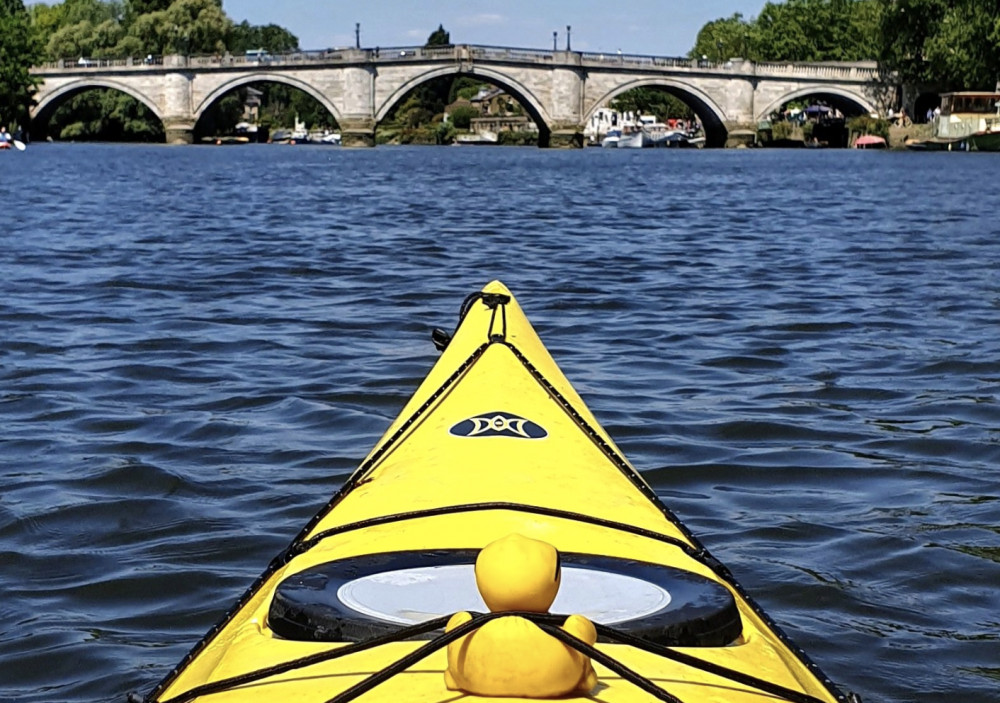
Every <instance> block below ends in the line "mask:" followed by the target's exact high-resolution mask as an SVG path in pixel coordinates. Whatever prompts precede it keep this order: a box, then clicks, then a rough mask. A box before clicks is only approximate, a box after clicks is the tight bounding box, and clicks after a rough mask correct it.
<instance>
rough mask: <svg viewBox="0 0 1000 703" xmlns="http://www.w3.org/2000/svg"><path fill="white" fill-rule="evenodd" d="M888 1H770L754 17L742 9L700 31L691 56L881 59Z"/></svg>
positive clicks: (835, 59)
mask: <svg viewBox="0 0 1000 703" xmlns="http://www.w3.org/2000/svg"><path fill="white" fill-rule="evenodd" d="M888 1H889V0H787V1H786V2H768V3H766V4H765V5H764V7H763V9H762V10H761V12H760V15H758V16H757V17H756V18H754V19H752V20H745V19H744V18H743V16H742V15H741V14H739V13H737V14H735V15H733V16H732V17H728V18H723V19H718V20H713V21H712V22H709V23H708V24H706V25H705V26H704V27H702V29H701V31H699V32H698V38H697V40H696V41H695V46H694V48H693V49H692V50H691V51H690V52H689V56H690V57H691V58H701V57H702V56H705V57H707V58H709V59H711V60H713V61H725V60H727V59H729V58H733V57H742V58H746V59H751V60H753V61H861V60H866V59H867V60H873V59H875V58H877V55H878V46H879V41H880V36H879V32H880V26H879V22H878V18H879V17H880V15H881V9H882V6H883V5H884V4H885V3H886V2H888Z"/></svg>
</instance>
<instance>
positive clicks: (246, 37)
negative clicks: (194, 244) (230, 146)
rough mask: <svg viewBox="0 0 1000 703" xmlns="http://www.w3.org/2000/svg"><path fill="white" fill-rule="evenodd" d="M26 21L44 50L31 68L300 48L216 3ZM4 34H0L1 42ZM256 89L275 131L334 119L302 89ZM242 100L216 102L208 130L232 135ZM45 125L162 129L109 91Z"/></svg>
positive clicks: (129, 6)
mask: <svg viewBox="0 0 1000 703" xmlns="http://www.w3.org/2000/svg"><path fill="white" fill-rule="evenodd" d="M16 1H17V4H20V2H19V0H16ZM11 2H15V0H0V7H2V6H3V3H11ZM22 11H23V8H22ZM25 17H26V18H30V23H29V24H30V27H29V30H30V31H28V32H26V33H24V34H26V35H27V36H29V37H30V39H31V41H32V45H33V46H36V47H42V48H43V50H44V56H42V55H39V53H38V52H37V51H36V53H35V56H34V58H33V59H32V60H31V61H29V63H28V65H29V66H30V65H32V64H33V63H35V62H37V61H40V60H43V58H48V60H52V61H55V60H59V59H64V60H70V61H74V60H76V59H78V58H79V57H92V58H129V57H131V58H133V59H139V58H142V57H145V56H147V55H149V54H153V55H161V54H170V53H181V54H199V53H208V54H223V53H225V52H227V51H229V52H231V53H233V54H242V53H243V52H245V51H247V50H249V49H264V50H266V51H270V52H272V53H278V52H283V51H294V50H297V49H298V48H299V40H298V38H297V37H296V36H295V35H294V34H292V33H291V32H289V31H288V30H286V29H284V28H283V27H279V26H278V25H274V24H269V25H263V26H258V25H251V24H250V23H248V22H241V23H239V24H236V23H234V22H233V21H232V20H231V19H230V18H229V17H228V16H227V15H226V13H225V12H224V11H223V9H222V3H221V0H125V1H124V2H119V1H117V0H110V1H105V0H65V2H61V3H57V4H54V5H45V4H41V3H39V4H35V5H32V6H31V7H30V9H29V10H28V13H27V15H25ZM8 34H9V32H7V31H2V30H0V41H3V40H4V39H5V38H6V37H7V35H8ZM0 70H2V68H0ZM0 75H2V74H0ZM4 83H5V84H7V82H6V81H5V82H4ZM258 88H259V89H261V91H262V92H263V98H262V100H263V102H264V105H265V106H267V107H268V108H270V109H269V110H268V111H267V114H268V116H269V121H271V122H273V123H274V124H275V125H276V126H291V124H292V123H293V122H294V120H295V115H296V114H301V116H302V119H307V120H309V119H312V118H314V117H315V121H316V122H317V123H328V122H331V121H332V117H330V118H329V119H327V113H326V111H325V110H324V109H323V108H322V106H320V105H319V103H317V102H316V101H315V100H313V99H312V98H310V97H309V96H306V95H305V94H300V91H295V90H293V89H290V88H288V87H287V86H282V85H275V84H262V85H261V86H258ZM2 89H3V88H2V86H0V90H2ZM30 92H31V91H30V90H29V93H30ZM242 97H243V96H242V95H240V94H234V95H230V96H226V97H224V98H223V99H222V100H220V101H219V102H218V103H216V104H215V105H213V106H212V108H210V110H209V113H210V114H209V115H207V117H206V120H205V123H206V125H208V126H210V127H211V128H212V129H213V130H219V132H218V133H226V132H227V131H230V130H232V128H233V126H234V125H235V124H236V123H237V122H238V121H239V120H240V119H242V105H243V100H242ZM48 128H49V133H50V134H52V135H53V136H58V137H59V138H62V139H79V140H86V139H102V140H114V141H119V140H124V141H157V140H160V139H162V137H163V129H162V125H160V124H159V122H158V121H157V120H156V118H155V117H154V116H153V114H152V113H151V112H150V111H149V110H148V108H146V106H145V105H143V104H141V103H139V102H138V101H136V100H135V99H134V98H132V97H131V96H129V95H126V94H124V93H120V92H117V91H111V90H94V91H87V92H85V93H83V94H81V95H78V96H75V97H73V98H70V99H69V100H67V101H66V102H65V103H63V104H62V105H61V106H60V107H59V108H58V109H56V110H55V112H54V113H53V115H52V117H51V119H50V122H49V125H48Z"/></svg>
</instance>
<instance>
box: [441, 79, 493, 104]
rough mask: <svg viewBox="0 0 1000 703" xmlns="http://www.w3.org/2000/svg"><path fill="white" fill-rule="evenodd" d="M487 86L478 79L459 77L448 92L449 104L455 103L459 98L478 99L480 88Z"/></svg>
mask: <svg viewBox="0 0 1000 703" xmlns="http://www.w3.org/2000/svg"><path fill="white" fill-rule="evenodd" d="M483 85H485V84H484V83H483V82H482V81H481V80H479V79H478V78H473V77H472V76H458V77H456V78H455V79H454V80H453V81H452V82H451V89H450V90H449V91H448V104H449V105H450V104H451V103H453V102H455V101H456V100H458V99H459V98H464V99H466V100H469V99H471V98H474V97H476V94H477V93H478V92H479V90H480V88H482V87H483Z"/></svg>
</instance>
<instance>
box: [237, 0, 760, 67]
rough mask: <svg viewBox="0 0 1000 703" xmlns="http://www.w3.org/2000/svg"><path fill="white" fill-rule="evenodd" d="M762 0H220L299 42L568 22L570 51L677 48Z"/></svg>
mask: <svg viewBox="0 0 1000 703" xmlns="http://www.w3.org/2000/svg"><path fill="white" fill-rule="evenodd" d="M764 3H765V0H621V1H618V2H616V1H614V0H601V1H594V0H576V1H570V0H533V1H531V2H529V1H527V0H504V1H503V2H496V1H495V0H494V1H492V2H487V1H486V0H367V1H363V2H334V1H331V0H325V1H324V0H224V2H223V6H224V8H225V10H226V12H227V13H228V14H229V16H230V17H232V18H233V19H235V20H236V21H237V22H240V21H242V20H248V21H249V22H250V23H251V24H269V23H272V22H273V23H274V24H279V25H281V26H283V27H285V28H287V29H289V30H290V31H291V32H292V33H293V34H295V35H296V36H297V37H298V38H299V44H300V46H301V47H302V48H303V49H325V48H329V47H336V46H353V45H354V23H355V22H360V23H361V45H362V46H367V47H374V46H382V47H388V46H413V45H416V44H423V42H424V41H425V40H426V39H427V35H429V34H430V33H431V32H432V31H433V30H435V29H436V28H437V26H438V24H443V25H444V27H445V29H447V30H448V31H449V32H451V40H452V41H453V42H455V43H456V44H492V45H497V46H519V47H531V48H538V49H546V48H551V47H552V32H553V31H555V30H558V32H559V47H560V48H564V47H565V45H566V25H567V24H569V25H572V27H573V30H572V37H571V38H572V48H573V50H574V51H602V52H609V53H610V52H614V51H617V50H618V49H621V50H622V51H623V52H624V53H627V54H655V55H660V56H681V55H684V54H686V53H687V52H688V51H689V50H690V49H691V47H692V46H693V45H694V40H695V37H696V36H697V35H698V30H699V29H701V27H702V26H703V25H704V24H705V23H706V22H709V21H711V20H713V19H718V18H719V17H729V16H730V15H732V14H733V13H734V12H742V13H743V15H744V16H745V17H753V16H756V15H757V14H758V13H759V12H760V10H761V8H762V7H763V6H764Z"/></svg>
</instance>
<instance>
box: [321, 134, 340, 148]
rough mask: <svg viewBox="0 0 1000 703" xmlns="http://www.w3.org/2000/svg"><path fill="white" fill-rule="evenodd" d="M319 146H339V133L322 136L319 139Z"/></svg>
mask: <svg viewBox="0 0 1000 703" xmlns="http://www.w3.org/2000/svg"><path fill="white" fill-rule="evenodd" d="M319 143H320V144H330V145H332V146H340V144H341V138H340V132H330V133H329V134H324V135H323V136H322V137H320V140H319Z"/></svg>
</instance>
